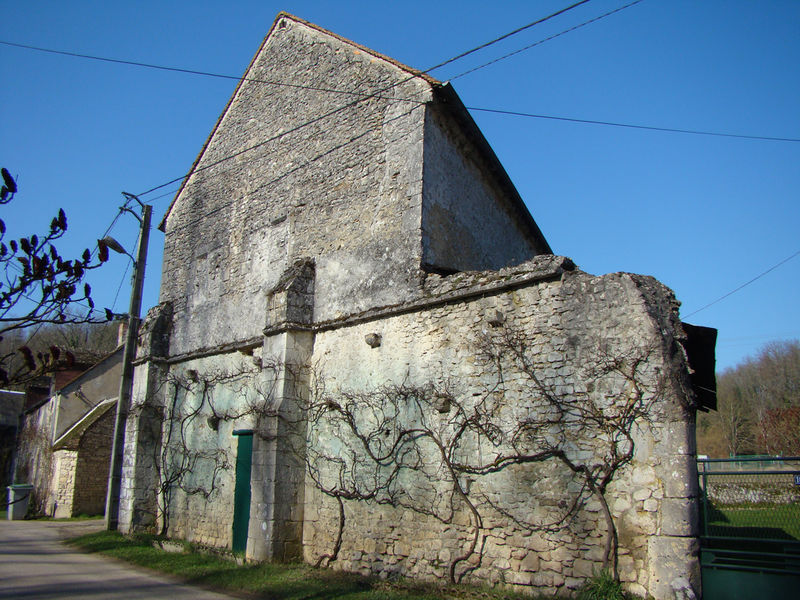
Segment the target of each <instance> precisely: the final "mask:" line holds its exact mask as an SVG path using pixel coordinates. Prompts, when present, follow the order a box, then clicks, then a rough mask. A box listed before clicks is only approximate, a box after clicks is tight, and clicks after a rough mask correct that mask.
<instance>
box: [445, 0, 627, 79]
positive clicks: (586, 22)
mask: <svg viewBox="0 0 800 600" xmlns="http://www.w3.org/2000/svg"><path fill="white" fill-rule="evenodd" d="M640 2H642V0H634V1H633V2H631V3H629V4H626V5H625V6H620V7H619V8H616V9H614V10H611V11H609V12H607V13H604V14H602V15H600V16H599V17H595V18H594V19H589V20H588V21H584V22H583V23H580V24H579V25H575V26H573V27H570V28H569V29H564V30H563V31H560V32H559V33H556V34H554V35H551V36H549V37H546V38H544V39H542V40H539V41H538V42H534V43H533V44H528V45H527V46H525V47H524V48H520V49H519V50H514V51H513V52H509V53H508V54H504V55H503V56H500V57H498V58H495V59H493V60H490V61H489V62H485V63H483V64H482V65H478V66H477V67H473V68H471V69H468V70H466V71H464V72H463V73H459V74H458V75H453V76H452V77H450V78H448V81H453V80H455V79H458V78H459V77H464V76H466V75H469V74H470V73H474V72H475V71H478V70H480V69H483V68H484V67H488V66H490V65H493V64H495V63H499V62H500V61H501V60H505V59H507V58H511V57H512V56H516V55H517V54H520V53H522V52H525V51H526V50H530V49H531V48H535V47H536V46H541V45H542V44H544V43H545V42H549V41H551V40H554V39H556V38H558V37H561V36H562V35H566V34H567V33H570V32H572V31H575V30H576V29H580V28H581V27H586V26H587V25H591V24H592V23H595V22H597V21H599V20H600V19H605V18H606V17H610V16H611V15H613V14H615V13H618V12H620V11H622V10H625V9H626V8H630V7H631V6H634V5H635V4H639V3H640Z"/></svg>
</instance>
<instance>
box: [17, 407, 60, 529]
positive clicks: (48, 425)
mask: <svg viewBox="0 0 800 600" xmlns="http://www.w3.org/2000/svg"><path fill="white" fill-rule="evenodd" d="M54 409H55V403H54V402H53V401H52V400H48V401H47V402H45V403H43V404H41V405H40V406H39V407H38V408H36V409H34V410H32V411H30V412H28V413H26V414H25V415H24V417H23V425H22V430H21V431H20V434H19V437H18V441H17V444H18V446H17V462H16V472H15V473H14V478H15V480H16V482H17V483H30V484H32V485H33V493H32V496H31V501H32V506H33V508H34V511H36V512H39V513H41V514H47V515H51V514H52V508H53V505H54V502H55V498H54V497H53V493H52V489H51V484H52V477H53V468H54V464H53V451H52V449H51V446H52V443H53V437H52V435H53V425H54V420H55V410H54Z"/></svg>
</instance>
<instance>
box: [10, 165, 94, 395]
mask: <svg viewBox="0 0 800 600" xmlns="http://www.w3.org/2000/svg"><path fill="white" fill-rule="evenodd" d="M1 172H2V178H3V186H2V189H1V190H0V205H5V204H8V203H9V202H11V201H12V200H13V199H14V196H15V195H16V193H17V191H18V190H17V183H16V181H15V180H14V178H13V177H12V176H11V174H10V173H9V172H8V171H7V170H6V169H2V171H1ZM66 232H67V216H66V214H65V213H64V211H63V209H62V210H59V211H58V214H57V215H56V216H55V217H54V218H53V219H52V220H51V222H50V227H49V228H48V230H47V231H46V232H44V233H43V234H42V235H36V234H34V235H30V236H22V237H19V238H16V239H10V240H9V239H8V235H7V233H8V232H7V231H6V226H5V223H4V222H3V221H2V220H0V269H2V270H3V277H2V280H0V341H2V340H3V338H4V337H6V336H9V335H11V334H14V333H17V332H20V331H22V330H25V329H27V328H30V327H31V326H36V325H42V324H48V323H54V324H64V323H86V322H90V321H94V320H96V319H95V318H93V316H92V310H93V308H94V302H93V301H92V296H91V294H92V290H91V287H90V286H89V284H88V283H86V282H85V278H86V275H87V273H88V272H89V271H91V270H93V269H96V268H98V267H99V266H100V265H102V264H103V263H104V262H105V261H106V260H108V248H107V247H106V245H105V244H104V243H103V242H102V241H99V242H98V248H99V252H98V255H97V257H96V258H95V257H94V256H93V254H92V253H91V252H90V251H89V249H88V248H87V249H86V250H84V252H83V253H82V254H81V256H80V257H79V258H76V259H65V258H64V257H62V256H61V254H60V253H59V252H58V250H57V249H56V246H55V242H56V241H58V240H60V239H61V238H62V237H63V236H64V235H65V234H66ZM80 305H84V306H80ZM86 307H88V311H87V309H86ZM15 352H18V353H19V356H20V357H21V360H20V361H17V362H14V361H13V360H12V358H13V357H14V355H15ZM73 358H74V357H72V356H71V354H70V353H67V352H63V351H62V350H61V349H60V348H59V347H57V346H51V347H49V348H47V349H46V350H44V351H37V352H34V351H33V350H32V349H31V348H30V347H29V346H26V345H22V346H20V347H19V348H15V349H14V350H13V351H8V350H7V351H6V352H5V353H3V354H2V355H0V384H2V385H9V384H13V383H16V382H19V381H22V380H24V379H26V378H29V377H32V376H36V375H40V374H42V373H43V372H46V371H48V370H53V369H56V368H58V367H59V366H60V365H64V364H66V363H69V362H70V361H71V360H73Z"/></svg>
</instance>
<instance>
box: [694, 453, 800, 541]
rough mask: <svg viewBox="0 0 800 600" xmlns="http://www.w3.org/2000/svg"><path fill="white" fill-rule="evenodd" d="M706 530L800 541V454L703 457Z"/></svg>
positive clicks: (701, 473)
mask: <svg viewBox="0 0 800 600" xmlns="http://www.w3.org/2000/svg"><path fill="white" fill-rule="evenodd" d="M697 470H698V474H699V477H700V493H701V495H702V505H701V506H702V531H701V533H702V535H703V536H704V537H732V538H750V539H760V540H787V541H797V542H800V457H788V458H776V457H751V458H743V457H737V458H733V459H698V464H697Z"/></svg>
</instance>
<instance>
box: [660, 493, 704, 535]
mask: <svg viewBox="0 0 800 600" xmlns="http://www.w3.org/2000/svg"><path fill="white" fill-rule="evenodd" d="M698 527H699V514H698V502H697V501H696V499H694V498H664V499H663V500H662V501H661V535H670V536H672V535H674V536H695V535H697V533H698Z"/></svg>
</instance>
